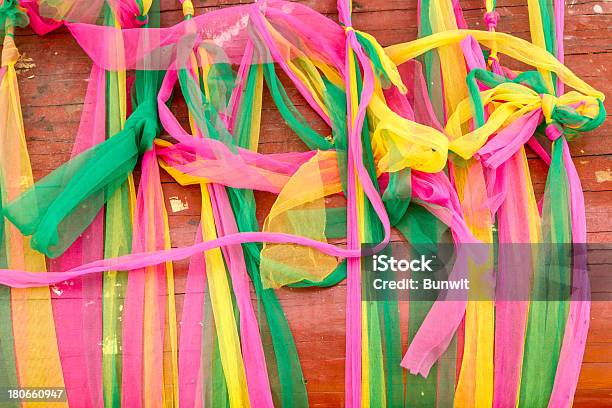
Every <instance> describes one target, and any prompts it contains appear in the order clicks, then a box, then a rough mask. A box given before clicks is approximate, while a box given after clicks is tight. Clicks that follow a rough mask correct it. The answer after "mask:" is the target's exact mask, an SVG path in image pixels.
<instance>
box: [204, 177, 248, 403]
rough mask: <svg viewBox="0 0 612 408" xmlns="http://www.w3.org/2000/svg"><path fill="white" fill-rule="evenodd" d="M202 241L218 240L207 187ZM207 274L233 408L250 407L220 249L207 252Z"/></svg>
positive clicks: (220, 350) (222, 362)
mask: <svg viewBox="0 0 612 408" xmlns="http://www.w3.org/2000/svg"><path fill="white" fill-rule="evenodd" d="M201 192H202V222H201V224H202V238H203V240H204V241H211V240H214V239H216V238H217V232H216V230H215V220H214V217H213V212H212V211H213V210H212V205H211V201H210V195H209V194H208V190H207V188H205V187H202V189H201ZM205 259H206V275H207V278H208V287H209V289H210V298H211V303H212V309H213V314H214V316H215V319H214V320H215V328H216V329H217V336H218V339H219V352H220V354H221V364H222V366H223V373H224V374H225V381H226V382H227V391H228V394H229V401H230V407H232V408H248V407H249V406H250V403H249V395H248V392H247V385H246V376H245V372H244V363H243V361H242V353H241V350H240V340H239V338H238V329H237V327H236V321H235V319H234V312H233V310H234V308H233V305H232V298H231V292H230V288H229V283H228V280H227V271H226V269H225V263H224V262H223V256H222V254H221V250H220V249H219V248H215V249H211V250H210V251H206V253H205Z"/></svg>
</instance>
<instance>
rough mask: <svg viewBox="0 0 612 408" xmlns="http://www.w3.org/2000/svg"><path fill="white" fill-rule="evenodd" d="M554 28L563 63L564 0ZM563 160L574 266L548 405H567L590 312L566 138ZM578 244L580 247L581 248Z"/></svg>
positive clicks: (578, 188) (581, 221) (557, 3)
mask: <svg viewBox="0 0 612 408" xmlns="http://www.w3.org/2000/svg"><path fill="white" fill-rule="evenodd" d="M554 8H555V29H556V36H557V58H558V59H559V61H561V62H562V63H563V61H564V59H565V58H564V49H563V19H564V13H565V3H564V2H563V0H554ZM563 90H564V85H563V83H562V82H561V81H560V80H558V81H557V94H558V95H561V94H563ZM563 163H564V165H565V171H566V173H567V178H568V183H569V193H570V205H571V217H572V242H573V243H574V244H576V245H578V246H579V247H578V249H577V250H574V268H573V276H572V280H573V282H572V287H573V291H572V297H571V301H570V310H569V315H568V318H567V323H566V325H565V333H564V335H563V345H562V346H561V354H560V356H559V363H558V364H557V372H556V374H555V382H554V385H553V390H552V394H551V396H550V400H549V402H548V407H549V408H557V407H560V408H565V407H571V406H572V402H573V400H574V394H575V392H576V386H577V385H578V376H579V374H580V366H581V363H582V358H583V356H584V349H585V346H586V339H587V334H588V331H589V322H590V315H591V300H590V296H591V285H590V282H589V276H588V273H587V258H586V248H585V247H584V245H586V242H587V230H586V216H585V206H584V194H583V192H582V185H581V183H580V177H579V176H578V172H577V171H576V166H575V165H574V162H573V161H572V157H571V154H570V150H569V146H568V144H567V140H565V138H564V139H563ZM581 246H582V248H581Z"/></svg>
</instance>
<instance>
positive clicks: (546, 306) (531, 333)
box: [519, 139, 572, 408]
mask: <svg viewBox="0 0 612 408" xmlns="http://www.w3.org/2000/svg"><path fill="white" fill-rule="evenodd" d="M562 143H563V141H562V140H561V139H559V140H557V141H555V142H554V143H553V151H552V163H551V165H550V170H549V172H548V177H547V180H546V188H545V193H544V207H543V209H542V231H543V243H544V244H545V245H544V246H542V247H541V248H542V250H541V252H543V253H540V254H538V256H537V258H536V260H537V263H536V269H535V274H534V283H533V289H532V295H531V296H532V299H535V300H532V301H531V303H530V308H529V316H528V321H527V334H526V339H525V352H524V355H523V371H522V376H521V389H520V400H519V406H520V407H525V408H528V407H540V406H546V405H547V404H548V399H549V398H550V394H551V392H552V387H553V383H554V379H555V372H556V369H557V363H558V361H559V353H560V350H561V344H562V342H563V333H564V331H565V322H566V319H567V313H568V311H569V303H568V302H567V301H565V300H559V299H568V298H569V288H570V287H571V256H572V254H571V246H570V245H568V243H571V242H572V235H571V218H570V205H569V191H568V180H567V174H566V172H565V166H564V163H563V152H562V150H563V147H562ZM544 299H547V300H544Z"/></svg>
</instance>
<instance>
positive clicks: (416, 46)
mask: <svg viewBox="0 0 612 408" xmlns="http://www.w3.org/2000/svg"><path fill="white" fill-rule="evenodd" d="M468 35H471V36H472V37H474V38H475V39H476V40H477V41H478V42H479V43H481V44H483V45H485V46H487V47H491V45H492V43H493V42H496V43H497V47H498V52H499V53H502V54H505V55H507V56H509V57H511V58H513V59H516V60H518V61H520V62H523V63H525V64H528V65H530V66H533V67H536V68H541V69H545V70H548V71H550V72H554V73H555V74H557V75H558V76H559V78H561V80H562V81H563V82H564V83H565V84H566V85H568V86H570V87H572V88H574V89H575V90H577V91H579V92H581V93H583V94H585V95H588V96H593V97H595V98H597V99H601V100H604V94H603V93H601V92H599V91H597V90H595V89H594V88H593V87H591V86H590V85H589V84H587V83H586V82H584V81H583V80H582V79H580V78H578V77H577V76H576V75H575V74H574V73H573V72H572V71H571V70H570V69H569V68H567V67H566V66H565V65H563V64H561V63H560V62H559V60H557V59H556V58H555V57H554V56H553V55H551V54H550V53H548V52H546V51H544V50H542V49H541V48H540V47H538V46H536V45H533V44H531V43H530V42H528V41H525V40H523V39H521V38H518V37H515V36H512V35H510V34H505V33H498V32H488V31H479V30H450V31H445V32H440V33H436V34H433V35H430V36H427V37H423V38H419V39H418V40H414V41H411V42H408V43H401V44H396V45H392V46H390V47H387V48H385V52H386V53H387V55H389V58H391V60H392V61H393V62H394V63H395V64H397V65H399V64H403V63H404V62H406V61H408V60H410V59H413V58H415V57H417V56H419V55H421V54H423V53H425V52H427V51H430V50H432V49H434V48H437V47H441V46H444V45H447V44H453V43H458V42H460V41H461V40H463V39H464V38H466V37H467V36H468Z"/></svg>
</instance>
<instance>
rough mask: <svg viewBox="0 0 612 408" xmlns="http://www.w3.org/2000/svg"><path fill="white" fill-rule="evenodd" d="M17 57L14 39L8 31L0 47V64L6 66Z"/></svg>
mask: <svg viewBox="0 0 612 408" xmlns="http://www.w3.org/2000/svg"><path fill="white" fill-rule="evenodd" d="M18 59H19V51H17V47H15V40H14V39H13V36H12V35H10V33H7V35H6V36H5V37H4V45H3V47H2V66H3V67H6V66H9V65H13V64H15V63H16V62H17V60H18Z"/></svg>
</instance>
